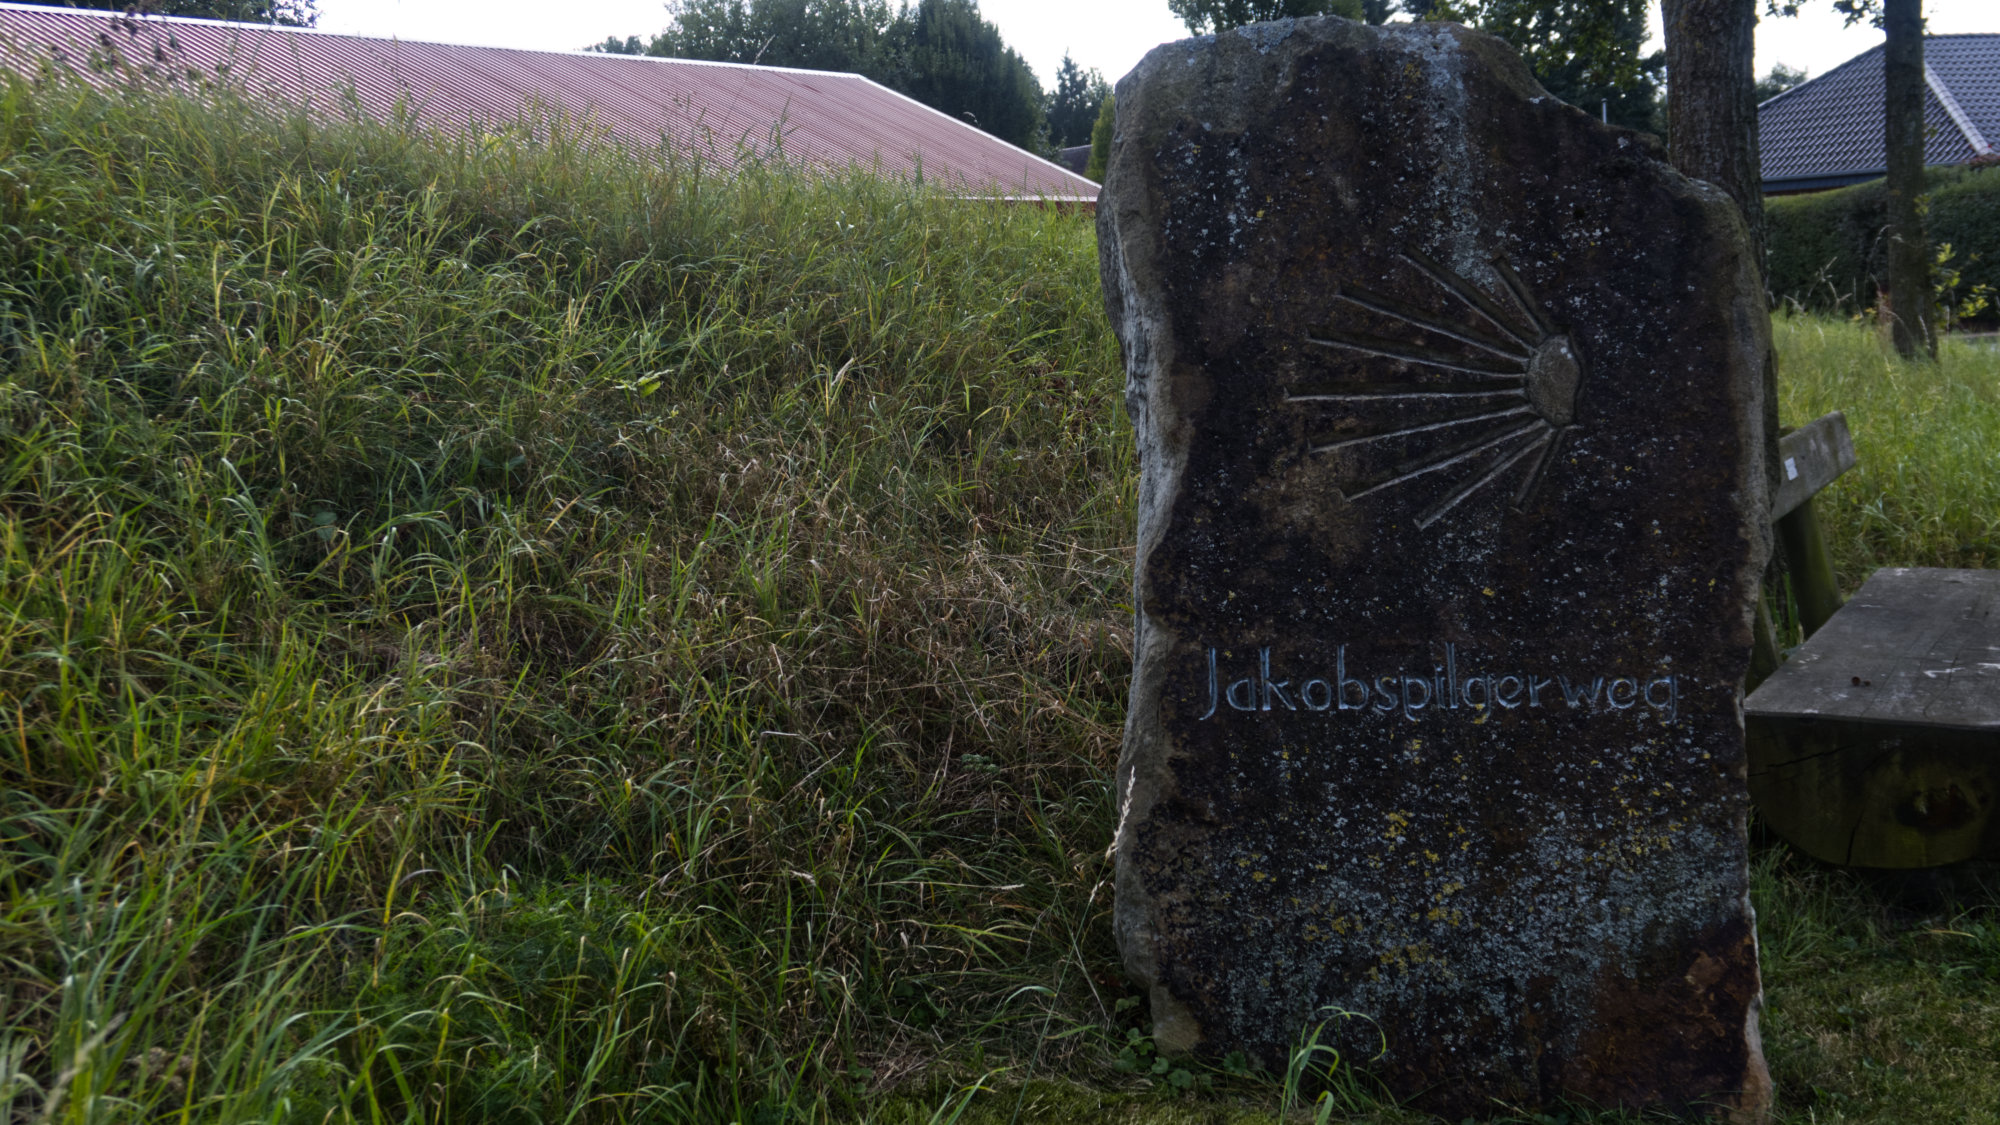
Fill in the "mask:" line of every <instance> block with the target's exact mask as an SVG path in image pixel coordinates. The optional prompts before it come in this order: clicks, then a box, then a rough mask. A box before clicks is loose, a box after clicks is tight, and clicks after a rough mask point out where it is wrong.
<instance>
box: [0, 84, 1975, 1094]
mask: <svg viewBox="0 0 2000 1125" xmlns="http://www.w3.org/2000/svg"><path fill="white" fill-rule="evenodd" d="M0 231H4V235H0V727H4V734H0V743H4V745H0V958H4V964H5V969H4V971H0V1120H6V1121H16V1120H19V1121H47V1122H124V1121H141V1120H144V1121H166V1120H171V1121H188V1122H194V1121H203V1122H238V1121H267V1120H268V1121H304V1122H370V1123H374V1122H387V1121H481V1122H487V1121H491V1122H524V1123H525V1122H562V1123H570V1122H609V1121H627V1120H630V1121H640V1120H644V1121H649V1122H681V1121H685V1122H703V1123H708V1122H713V1123H717V1125H723V1123H728V1122H741V1123H742V1125H778V1123H790V1122H832V1121H856V1120H870V1121H885V1122H909V1123H912V1125H942V1123H945V1122H954V1121H963V1122H973V1121H980V1122H1010V1123H1011V1122H1025V1121H1049V1122H1056V1121H1076V1120H1107V1121H1134V1122H1252V1121H1272V1120H1276V1119H1280V1118H1285V1119H1290V1118H1301V1117H1303V1118H1308V1119H1309V1118H1311V1117H1315V1116H1316V1117H1318V1118H1319V1119H1320V1120H1327V1119H1333V1120H1352V1121H1383V1122H1390V1121H1406V1120H1415V1118H1414V1117H1412V1116H1411V1115H1409V1114H1408V1113H1406V1112H1404V1111H1401V1110H1399V1109H1397V1108H1396V1107H1395V1106H1393V1105H1392V1104H1389V1103H1388V1102H1387V1101H1385V1100H1383V1099H1382V1098H1380V1097H1378V1096H1377V1095H1375V1094H1374V1093H1373V1092H1372V1091H1371V1088H1370V1087H1369V1086H1368V1083H1367V1080H1366V1077H1365V1065H1364V1066H1363V1068H1362V1070H1361V1071H1359V1072H1357V1071H1354V1070H1352V1069H1350V1068H1348V1067H1347V1066H1346V1065H1345V1064H1347V1063H1351V1062H1355V1061H1360V1062H1363V1063H1364V1064H1365V1060H1338V1061H1336V1060H1332V1059H1328V1058H1326V1057H1324V1056H1319V1055H1313V1054H1311V1053H1309V1052H1302V1053H1301V1054H1300V1057H1299V1061H1300V1064H1301V1065H1302V1066H1305V1065H1310V1066H1312V1067H1316V1068H1319V1069H1322V1070H1327V1069H1331V1070H1333V1071H1335V1075H1334V1077H1335V1082H1334V1084H1333V1090H1334V1092H1335V1093H1336V1094H1337V1096H1336V1097H1332V1098H1329V1099H1324V1100H1320V1101H1317V1102H1315V1101H1314V1099H1313V1098H1312V1097H1311V1096H1310V1095H1309V1091H1310V1090H1311V1089H1312V1084H1311V1083H1301V1082H1299V1081H1297V1078H1298V1075H1296V1074H1295V1075H1291V1076H1287V1075H1269V1074H1257V1073H1242V1072H1241V1071H1240V1068H1228V1067H1224V1068H1217V1069H1213V1070H1211V1069H1209V1068H1205V1067H1200V1066H1194V1067H1187V1066H1182V1065H1180V1064H1177V1063H1173V1062H1170V1061H1164V1060H1158V1059H1156V1058H1155V1057H1154V1056H1153V1053H1152V1051H1151V1045H1150V1043H1149V1042H1148V1041H1147V1040H1146V1039H1145V1037H1144V1035H1143V1019H1142V1017H1143V1005H1142V1004H1140V1003H1139V998H1138V996H1137V994H1136V992H1135V991H1134V990H1133V989H1132V988H1131V986H1130V985H1129V983H1128V982H1127V981H1126V980H1125V978H1124V976H1123V974H1122V971H1121V970H1120V968H1119V965H1118V960H1117V956H1116V953H1115V950H1114V949H1113V948H1112V944H1111V938H1110V925H1109V908H1110V884H1109V876H1110V868H1109V864H1108V862H1107V859H1106V856H1105V847H1106V845H1107V843H1108V841H1109V838H1110V833H1111V826H1112V825H1111V804H1110V786H1109V781H1110V775H1111V770H1112V767H1113V763H1114V761H1115V757H1116V753H1117V744H1118V738H1119V732H1120V726H1121V724H1122V720H1123V713H1122V708H1123V699H1124V690H1125V681H1126V678H1127V675H1128V672H1129V640H1130V638H1129V615H1130V608H1129V605H1128V604H1126V603H1127V602H1128V601H1129V593H1128V589H1129V579H1130V558H1131V555H1130V540H1131V528H1132V513H1133V504H1134V464H1133V459H1132V454H1131V450H1130V440H1129V436H1128V434H1127V432H1126V430H1125V423H1124V419H1123V413H1122V405H1121V396H1122V376H1121V374H1120V371H1119V364H1118V356H1117V348H1116V344H1115V342H1114V341H1113V340H1112V339H1111V337H1110V335H1109V332H1108V329H1107V327H1106V325H1105V323H1104V318H1103V312H1102V309H1101V306H1100V303H1099V297H1098V284H1097V274H1096V256H1095V242H1094V235H1093V232H1092V229H1091V226H1090V222H1089V219H1088V217H1086V216H1080V215H1076V214H1073V213H1066V212H1063V211H1059V210H1044V209H1037V208H1008V207H1005V206H999V205H994V204H988V203H966V202H961V201H953V200H950V199H946V198H943V197H940V196H938V195H935V194H929V193H926V192H924V191H921V190H917V189H913V188H910V187H906V186H901V185H896V184H889V183H883V182H880V181H877V180H873V179H870V178H867V177H861V176H852V177H832V178H826V177H808V176H803V175H799V174H797V173H795V172H793V171H791V170H788V169H786V168H784V167H782V166H777V165H771V164H764V165H752V166H749V167H746V168H744V169H742V170H740V171H738V172H737V173H735V174H733V175H731V176H728V177H724V176H720V175H717V174H715V173H714V171H713V170H711V169H705V168H702V167H700V166H698V165H691V164H688V163H686V162H684V161H682V160H680V159H678V158H676V157H675V156H674V155H673V154H672V153H670V152H665V151H640V150H633V149H629V148H624V147H621V146H618V145H615V144H612V143H610V142H609V141H607V140H606V139H605V138H602V137H597V136H594V135H593V134H592V132H591V130H590V129H589V128H588V125H587V123H579V122H575V121H569V120H564V119H562V118H560V117H557V116H543V117H539V118H534V119H530V120H526V121H523V122H521V123H519V124H518V125H517V126H514V127H509V128H493V129H489V130H485V131H480V132H476V133H474V134H472V135H468V136H463V137H456V136H455V137H440V136H434V135H430V134H427V133H425V132H423V131H422V130H420V129H418V128H416V127H414V126H412V125H410V124H409V123H407V122H388V123H379V124H378V123H368V122H361V121H343V120H328V119H318V120H309V119H306V118H303V117H292V116H284V115H281V114H280V115H274V114H272V113H271V112H270V111H269V110H267V109H264V108H259V107H254V106H249V105H245V104H243V103H241V102H239V101H236V100H234V99H232V98H231V97H229V96H228V95H227V94H226V93H218V92H213V91H211V92H209V93H206V94H203V95H201V96H186V97H184V96H162V95H159V94H154V93H133V94H119V95H112V94H103V93H96V92H92V91H90V90H88V89H86V88H84V87H82V86H80V85H78V84H74V83H65V82H55V81H44V82H41V83H39V84H30V83H26V82H22V81H19V80H9V81H8V82H7V84H6V85H5V87H4V91H0ZM1778 338H1779V341H1780V347H1781V352H1782V360H1783V374H1784V379H1785V391H1786V403H1785V412H1786V420H1787V421H1788V422H1793V423H1796V422H1800V421H1804V420H1807V419H1809V418H1810V417H1812V416H1814V415H1816V414H1817V413H1819V412H1821V411H1823V410H1825V409H1831V408H1836V407H1838V408H1842V409H1846V410H1847V411H1848V416H1849V419H1850V422H1851V423H1852V424H1853V426H1854V429H1855V434H1856V440H1857V445H1858V446H1859V447H1860V455H1861V463H1862V464H1861V468H1860V469H1859V470H1857V471H1856V472H1855V473H1852V474H1850V475H1849V477H1847V478H1846V479H1844V480H1843V481H1841V482H1840V483H1839V484H1837V485H1835V486H1834V488H1833V489H1832V490H1831V491H1830V493H1829V494H1828V497H1827V501H1826V505H1825V508H1824V518H1825V520H1826V521H1827V523H1828V525H1829V528H1830V531H1831V534H1832V536H1833V538H1834V541H1835V551H1836V561H1837V564H1838V566H1839V567H1840V573H1841V577H1842V580H1843V582H1844V583H1845V584H1847V585H1848V586H1850V587H1852V586H1853V585H1856V584H1858V582H1859V581H1860V579H1861V578H1863V577H1865V575H1866V573H1867V571H1868V570H1869V569H1870V568H1871V567H1873V566H1876V565H1882V564H1889V563H1903V564H1937V565H1960V566H2000V474H1996V473H1995V472H1994V471H1993V468H1994V466H1993V450H1994V449H1995V448H1996V442H2000V353H1995V352H1992V351H1984V350H1979V349H1974V348H1970V347H1968V346H1966V345H1963V344H1960V343H1957V342H1951V343H1949V344H1948V345H1947V348H1946V352H1945V356H1944V360H1943V362H1942V363H1941V364H1939V365H1938V366H1936V367H1931V366H1927V365H1910V364H1904V363H1901V362H1899V361H1896V360H1894V359H1892V358H1888V357H1886V356H1885V354H1884V352H1883V351H1882V349H1881V348H1880V347H1879V346H1878V345H1877V343H1876V341H1875V340H1874V338H1873V336H1872V334H1871V333H1869V332H1868V331H1867V330H1865V329H1864V328H1861V327H1859V326H1856V325H1854V324H1850V323H1847V322H1843V321H1834V320H1827V319H1819V318H1810V317H1804V316H1795V317H1789V318H1781V319H1780V321H1779V324H1778ZM1976 874H1977V873H1970V874H1965V875H1964V876H1963V877H1961V878H1956V879H1954V880H1951V881H1948V884H1941V886H1940V888H1933V890H1934V891H1935V892H1936V893H1928V894H1925V895H1920V896H1917V898H1916V899H1914V900H1913V899H1912V898H1911V896H1910V895H1909V894H1908V893H1907V888H1904V887H1901V886H1897V885H1888V884H1884V883H1883V882H1881V881H1879V880H1875V879H1870V878H1868V877H1865V876H1864V875H1862V874H1858V873H1854V872H1845V871H1839V870H1833V869H1827V868H1821V867H1818V866H1815V865H1813V864H1810V863H1808V862H1806V861H1804V860H1802V859H1800V858H1798V857H1797V856H1795V855H1793V854H1792V853H1790V852H1789V851H1788V850H1786V849H1785V848H1784V847H1783V846H1782V845H1781V844H1776V843H1772V842H1768V841H1767V842H1763V843H1760V844H1759V846H1758V850H1757V869H1756V898H1757V905H1758V908H1759V913H1760V919H1761V922H1762V930H1763V940H1764V951H1765V956H1766V962H1765V972H1766V986H1767V990H1768V992H1769V1008H1768V1011H1767V1021H1766V1039H1765V1041H1766V1044H1767V1047H1768V1048H1769V1051H1770V1055H1771V1059H1772V1064H1773V1068H1774V1071H1775V1073H1776V1076H1777V1078H1778V1081H1779V1087H1780V1095H1781V1109H1782V1111H1783V1115H1784V1116H1783V1120H1785V1121H1787V1122H1829V1123H1830V1122H1862V1121H1901V1120H1909V1121H1925V1122H1930V1121H1936V1120H1980V1119H2000V911H1996V910H1995V909H1994V905H1993V904H1994V901H1995V899H1994V897H1993V895H1992V894H1991V893H1990V892H1989V891H1988V890H1986V889H1985V888H1983V887H1982V886H1981V885H1980V883H1979V882H1978V880H1977V879H1976V878H1975V877H1974V876H1975V875H1976ZM1307 1030H1308V1029H1301V1032H1302V1034H1303V1033H1304V1032H1306V1031H1307ZM1302 1091H1305V1092H1302ZM1562 1118H1563V1119H1568V1120H1575V1121H1583V1120H1598V1121H1614V1120H1623V1118H1622V1117H1620V1116H1619V1115H1616V1114H1607V1113H1592V1112H1589V1111H1587V1110H1584V1109H1579V1110H1577V1111H1576V1112H1575V1113H1574V1114H1564V1115H1562ZM1555 1119H1556V1118H1549V1120H1555Z"/></svg>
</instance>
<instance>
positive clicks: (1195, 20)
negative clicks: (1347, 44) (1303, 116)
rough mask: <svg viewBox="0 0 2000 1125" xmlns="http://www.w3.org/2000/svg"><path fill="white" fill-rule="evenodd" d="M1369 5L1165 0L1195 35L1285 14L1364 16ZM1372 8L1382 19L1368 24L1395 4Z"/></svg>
mask: <svg viewBox="0 0 2000 1125" xmlns="http://www.w3.org/2000/svg"><path fill="white" fill-rule="evenodd" d="M1369 7H1370V5H1369V4H1367V3H1364V0H1167V8H1168V10H1169V11H1171V12H1173V13H1174V15H1176V16H1179V17H1180V20H1181V22H1182V23H1184V24H1187V27H1188V30H1189V31H1192V32H1194V33H1195V34H1196V35H1207V34H1210V33H1212V32H1218V31H1228V30H1229V29H1230V28H1232V27H1242V26H1243V25H1244V24H1246V23H1256V22H1257V21H1258V20H1277V19H1284V18H1286V17H1287V16H1346V17H1347V18H1348V19H1351V20H1358V19H1365V18H1367V17H1369V16H1370V15H1371V14H1373V13H1371V12H1370V11H1369ZM1373 7H1374V9H1375V10H1376V11H1378V12H1380V13H1381V17H1382V18H1381V19H1374V20H1370V22H1372V23H1381V22H1382V20H1384V19H1388V18H1389V13H1390V12H1392V11H1394V10H1395V5H1394V4H1393V3H1388V2H1385V0H1374V4H1373Z"/></svg>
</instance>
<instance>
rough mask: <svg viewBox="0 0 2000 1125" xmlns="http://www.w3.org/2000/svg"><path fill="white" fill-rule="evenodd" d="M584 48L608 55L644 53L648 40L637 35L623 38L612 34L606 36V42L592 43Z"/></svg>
mask: <svg viewBox="0 0 2000 1125" xmlns="http://www.w3.org/2000/svg"><path fill="white" fill-rule="evenodd" d="M584 50H586V51H599V52H602V53H604V54H607V55H643V54H645V53H646V41H645V40H643V39H641V38H639V37H638V36H636V35H627V36H626V37H625V38H623V39H620V38H618V37H617V36H616V35H611V36H606V37H605V40H604V42H602V43H592V44H591V45H590V46H588V47H585V48H584Z"/></svg>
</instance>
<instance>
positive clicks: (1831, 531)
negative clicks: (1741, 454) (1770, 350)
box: [1774, 315, 2000, 589]
mask: <svg viewBox="0 0 2000 1125" xmlns="http://www.w3.org/2000/svg"><path fill="white" fill-rule="evenodd" d="M1774 327H1775V328H1776V338H1777V345H1778V354H1779V373H1780V374H1779V389H1780V392H1781V393H1780V406H1781V411H1782V413H1783V416H1784V421H1785V422H1786V423H1787V424H1788V425H1803V424H1804V423H1806V422H1809V421H1811V420H1812V419H1814V418H1817V417H1819V416H1820V415H1821V414H1824V413H1826V412H1827V411H1830V410H1842V411H1845V412H1846V413H1847V423H1848V427H1849V429H1850V430H1852V432H1853V434H1854V449H1855V454H1856V456H1857V458H1858V459H1859V462H1860V464H1859V465H1858V466H1857V467H1856V468H1855V469H1854V470H1853V471H1852V472H1850V473H1848V474H1847V475H1846V476H1844V477H1842V478H1841V479H1840V480H1838V481H1836V482H1835V483H1834V484H1833V485H1831V486H1830V487H1828V488H1827V489H1826V490H1825V491H1824V492H1823V493H1822V494H1821V498H1820V499H1819V500H1817V501H1816V502H1815V503H1816V505H1817V508H1818V511H1819V513H1820V518H1821V521H1822V523H1823V524H1824V525H1825V526H1826V530H1827V537H1828V546H1829V547H1830V548H1831V549H1832V551H1833V555H1834V566H1835V569H1836V571H1837V572H1838V575H1839V578H1840V581H1841V583H1842V585H1843V586H1846V587H1847V588H1848V589H1853V588H1854V587H1856V586H1859V585H1860V584H1861V583H1862V582H1863V581H1865V580H1866V579H1867V577H1868V575H1869V574H1870V573H1871V572H1872V571H1873V570H1874V569H1875V568H1876V567H1880V566H1954V567H1988V568H1990V567H2000V349H1996V348H1994V347H1992V346H1991V344H1990V343H1984V342H1968V341H1967V340H1966V339H1964V338H1959V337H1947V338H1946V339H1945V340H1944V342H1943V346H1942V348H1941V350H1940V355H1939V361H1938V362H1937V363H1935V364H1933V363H1928V362H1924V361H1921V360H1919V361H1906V360H1901V359H1898V358H1896V356H1895V353H1894V351H1893V350H1891V349H1889V348H1888V347H1886V346H1885V345H1884V344H1883V343H1882V342H1881V341H1879V340H1878V339H1877V338H1876V334H1875V331H1874V329H1873V328H1872V327H1871V326H1869V325H1866V324H1862V323H1858V322H1850V321H1844V320H1836V319H1832V318H1826V317H1812V316H1803V315H1789V316H1786V315H1781V316H1779V317H1778V318H1777V319H1776V322H1775V325H1774Z"/></svg>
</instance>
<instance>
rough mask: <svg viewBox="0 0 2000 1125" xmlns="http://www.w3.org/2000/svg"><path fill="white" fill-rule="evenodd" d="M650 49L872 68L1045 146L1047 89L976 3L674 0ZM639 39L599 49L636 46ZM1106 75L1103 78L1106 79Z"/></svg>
mask: <svg viewBox="0 0 2000 1125" xmlns="http://www.w3.org/2000/svg"><path fill="white" fill-rule="evenodd" d="M667 10H668V12H669V13H671V14H672V16H673V23H672V24H670V25H669V26H668V27H667V29H666V30H665V31H663V32H661V33H660V34H658V35H656V36H654V37H653V39H652V41H651V42H650V43H648V44H647V45H646V47H645V52H644V53H646V54H649V55H654V56H658V57H662V58H676V59H707V60H709V61H712V62H740V63H756V64H760V65H763V66H792V67H799V68H801V69H804V70H837V71H848V72H853V73H858V74H865V75H867V76H868V77H870V78H873V79H874V80H876V81H877V82H880V83H882V84H883V85H885V86H888V87H890V88H891V89H894V90H897V91H899V92H901V93H904V94H908V95H909V96H910V97H913V98H915V99H916V100H918V101H920V102H922V103H924V104H925V105H928V106H930V107H931V108H933V109H937V110H942V111H943V112H945V113H948V114H951V115H952V116H953V117H957V118H960V119H961V120H964V121H968V122H970V123H972V124H974V125H977V126H978V127H979V128H981V129H984V130H986V131H987V132H989V133H992V134H993V135H994V136H996V137H999V138H1001V139H1003V140H1006V141H1010V142H1012V143H1014V144H1017V145H1020V146H1022V147H1023V148H1032V149H1037V150H1039V149H1040V148H1042V147H1043V140H1044V138H1043V130H1044V124H1043V109H1042V87H1041V84H1040V83H1039V82H1037V81H1036V80H1035V72H1034V71H1033V70H1031V69H1029V67H1028V64H1027V62H1026V61H1024V60H1023V59H1022V58H1021V56H1020V54H1019V53H1017V52H1015V51H1014V50H1013V49H1012V48H1010V47H1008V46H1007V44H1006V42H1005V41H1004V40H1002V39H1001V38H1000V31H999V29H998V28H995V27H994V26H993V25H992V24H990V23H987V22H986V21H985V20H984V19H983V18H981V17H980V14H979V5H978V3H977V2H976V0H921V2H920V3H918V4H917V5H915V6H914V7H912V6H908V5H905V6H904V7H902V8H901V9H900V10H898V11H895V12H893V13H892V12H891V11H890V9H889V5H888V3H887V0H672V2H671V3H670V4H669V5H668V7H667ZM633 42H634V40H633V39H632V38H629V37H628V38H626V39H622V40H621V39H619V38H618V37H617V36H615V35H614V36H612V37H611V38H610V39H607V40H606V41H605V42H603V43H601V44H599V45H597V46H596V47H594V48H592V49H593V50H598V51H608V52H613V53H617V54H629V53H632V52H631V51H630V50H629V48H630V47H631V45H632V44H633ZM1100 81H1101V79H1100Z"/></svg>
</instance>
